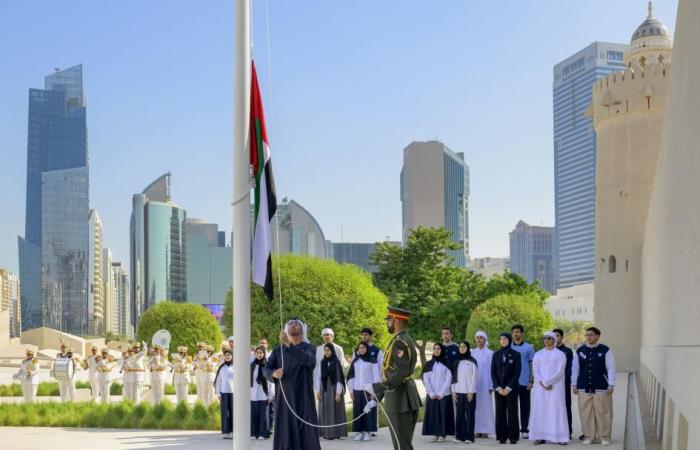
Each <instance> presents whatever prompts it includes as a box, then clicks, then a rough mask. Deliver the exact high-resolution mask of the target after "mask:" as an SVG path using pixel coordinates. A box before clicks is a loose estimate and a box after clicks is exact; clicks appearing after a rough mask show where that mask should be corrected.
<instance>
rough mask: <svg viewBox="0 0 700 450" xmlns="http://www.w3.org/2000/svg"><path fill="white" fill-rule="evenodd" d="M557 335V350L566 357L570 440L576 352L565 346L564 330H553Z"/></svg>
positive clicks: (565, 379) (565, 381) (567, 414)
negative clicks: (572, 375) (572, 372)
mask: <svg viewBox="0 0 700 450" xmlns="http://www.w3.org/2000/svg"><path fill="white" fill-rule="evenodd" d="M552 331H553V332H554V334H556V335H557V348H558V349H559V350H561V351H562V352H564V354H565V355H566V369H565V370H564V384H565V387H566V418H567V419H568V420H569V439H571V433H573V428H572V426H571V365H572V364H573V361H574V351H573V350H571V349H570V348H569V347H567V346H566V345H564V330H562V329H561V328H556V329H554V330H552Z"/></svg>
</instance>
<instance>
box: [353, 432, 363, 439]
mask: <svg viewBox="0 0 700 450" xmlns="http://www.w3.org/2000/svg"><path fill="white" fill-rule="evenodd" d="M353 439H354V440H355V441H361V440H362V433H355V437H354V438H353Z"/></svg>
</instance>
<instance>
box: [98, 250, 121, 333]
mask: <svg viewBox="0 0 700 450" xmlns="http://www.w3.org/2000/svg"><path fill="white" fill-rule="evenodd" d="M102 282H103V286H104V289H103V290H102V292H103V293H104V298H105V302H104V304H105V333H119V303H118V302H117V297H116V292H115V290H114V275H113V274H112V250H110V249H109V248H103V249H102Z"/></svg>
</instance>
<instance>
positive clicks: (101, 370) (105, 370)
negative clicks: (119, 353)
mask: <svg viewBox="0 0 700 450" xmlns="http://www.w3.org/2000/svg"><path fill="white" fill-rule="evenodd" d="M111 371H112V369H100V373H109V372H111Z"/></svg>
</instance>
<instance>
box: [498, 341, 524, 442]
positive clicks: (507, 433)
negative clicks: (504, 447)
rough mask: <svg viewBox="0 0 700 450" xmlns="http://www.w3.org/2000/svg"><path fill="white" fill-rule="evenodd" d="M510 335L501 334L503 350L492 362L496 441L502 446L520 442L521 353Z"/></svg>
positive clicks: (500, 350)
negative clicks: (513, 343)
mask: <svg viewBox="0 0 700 450" xmlns="http://www.w3.org/2000/svg"><path fill="white" fill-rule="evenodd" d="M511 340H512V338H511V337H510V334H509V333H501V337H500V339H499V343H500V344H501V348H500V349H499V350H498V351H497V352H495V353H494V354H493V359H492V360H491V380H492V382H493V390H494V397H495V399H496V439H498V442H500V443H501V444H505V443H506V441H507V440H510V443H511V444H515V443H516V442H518V438H519V437H520V424H519V421H518V392H517V388H518V378H520V365H521V363H520V359H521V356H520V353H519V352H518V351H517V350H513V349H512V348H511V346H510V344H511Z"/></svg>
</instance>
